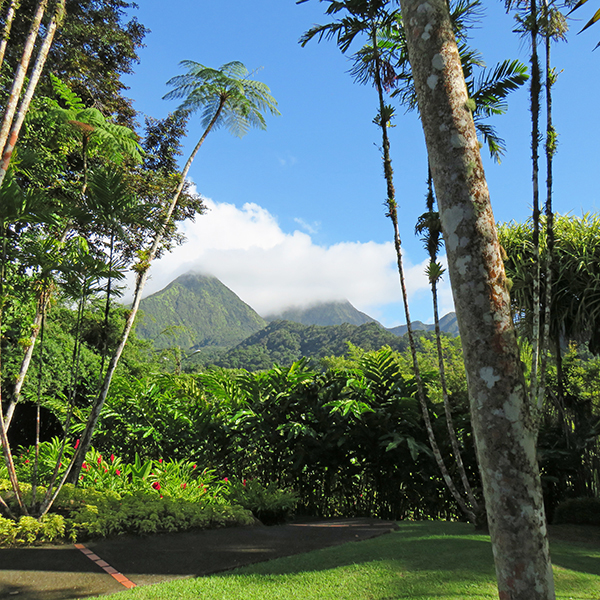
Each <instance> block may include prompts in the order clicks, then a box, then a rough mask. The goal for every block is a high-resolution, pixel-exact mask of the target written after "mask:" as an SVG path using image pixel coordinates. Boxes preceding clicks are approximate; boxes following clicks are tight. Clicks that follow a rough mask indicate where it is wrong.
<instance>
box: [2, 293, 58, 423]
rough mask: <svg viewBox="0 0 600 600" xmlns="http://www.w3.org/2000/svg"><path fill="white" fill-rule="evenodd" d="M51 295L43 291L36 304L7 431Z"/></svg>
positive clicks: (6, 419) (7, 415)
mask: <svg viewBox="0 0 600 600" xmlns="http://www.w3.org/2000/svg"><path fill="white" fill-rule="evenodd" d="M51 293H52V292H51V290H50V289H48V290H43V291H42V292H41V293H40V296H39V298H38V301H37V303H36V313H35V318H34V320H33V325H32V330H31V336H30V338H29V342H28V345H27V348H26V349H25V354H24V355H23V360H22V361H21V368H20V369H19V374H18V375H17V379H16V380H15V386H14V388H13V392H12V397H11V400H10V404H9V405H8V408H7V410H6V416H5V419H4V421H5V424H6V429H7V430H8V429H9V428H10V424H11V422H12V418H13V415H14V412H15V408H16V406H17V404H18V403H19V400H20V398H21V390H22V389H23V384H24V383H25V377H26V376H27V371H29V366H30V365H31V359H32V358H33V350H34V347H35V344H36V341H37V337H38V335H39V333H40V330H41V326H42V321H43V319H44V316H45V314H46V311H47V310H48V304H49V303H50V295H51Z"/></svg>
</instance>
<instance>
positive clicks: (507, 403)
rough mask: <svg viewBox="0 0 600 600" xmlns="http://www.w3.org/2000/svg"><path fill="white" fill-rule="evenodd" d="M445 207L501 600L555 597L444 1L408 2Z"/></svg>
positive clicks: (422, 102) (419, 85) (517, 367)
mask: <svg viewBox="0 0 600 600" xmlns="http://www.w3.org/2000/svg"><path fill="white" fill-rule="evenodd" d="M401 6H402V15H403V20H404V28H405V33H406V39H407V43H408V50H409V59H410V63H411V67H412V73H413V77H414V81H415V87H416V91H417V98H418V104H419V112H420V114H421V121H422V123H423V129H424V132H425V139H426V143H427V150H428V152H429V157H430V164H431V167H432V174H433V180H434V183H435V188H436V194H437V198H438V204H439V209H440V217H441V221H442V228H443V232H444V240H445V243H446V251H447V255H448V270H449V274H450V280H451V284H452V292H453V296H454V303H455V307H456V314H457V319H458V325H459V329H460V334H461V339H462V344H463V349H464V356H465V364H466V369H467V376H468V383H469V394H470V402H471V418H472V423H473V431H474V434H475V440H476V446H477V453H478V458H479V463H480V468H481V476H482V481H483V488H484V494H485V499H486V508H487V514H488V523H489V528H490V534H491V538H492V546H493V550H494V560H495V564H496V574H497V579H498V591H499V596H500V598H501V599H502V600H509V599H510V600H552V599H554V597H555V596H554V582H553V578H552V568H551V564H550V554H549V548H548V540H547V533H546V519H545V515H544V506H543V501H542V490H541V484H540V478H539V472H538V466H537V457H536V445H535V442H536V427H535V418H534V410H533V407H532V406H531V404H530V403H529V401H528V394H527V390H526V387H525V379H524V376H523V371H522V368H521V362H520V358H519V352H518V347H517V342H516V336H515V332H514V327H513V323H512V317H511V313H510V302H509V300H510V299H509V294H508V290H507V286H506V276H505V273H504V265H503V263H502V258H501V254H500V246H499V244H498V238H497V233H496V227H495V221H494V216H493V213H492V209H491V205H490V199H489V191H488V188H487V183H486V180H485V175H484V172H483V167H482V164H481V156H480V152H479V144H478V141H477V135H476V132H475V127H474V124H473V118H472V116H471V112H470V109H469V98H468V95H467V88H466V85H465V82H464V77H463V72H462V68H461V63H460V57H459V54H458V49H457V46H456V41H455V38H454V34H453V31H452V25H451V22H450V17H449V14H448V8H447V4H446V1H445V0H402V1H401Z"/></svg>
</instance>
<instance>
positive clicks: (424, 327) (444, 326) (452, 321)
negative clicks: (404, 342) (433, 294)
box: [388, 312, 458, 337]
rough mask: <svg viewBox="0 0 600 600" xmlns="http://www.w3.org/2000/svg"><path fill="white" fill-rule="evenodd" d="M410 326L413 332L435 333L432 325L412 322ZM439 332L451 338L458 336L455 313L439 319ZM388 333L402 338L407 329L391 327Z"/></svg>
mask: <svg viewBox="0 0 600 600" xmlns="http://www.w3.org/2000/svg"><path fill="white" fill-rule="evenodd" d="M411 325H412V328H413V330H414V331H435V325H434V324H428V323H422V322H421V321H412V322H411ZM440 330H441V331H442V333H447V334H449V335H451V336H453V337H456V336H457V335H458V322H457V320H456V313H453V312H450V313H448V314H447V315H444V316H443V317H442V318H441V319H440ZM388 331H391V332H392V333H393V334H395V335H398V336H402V335H404V334H405V333H406V332H407V331H408V327H407V326H406V325H398V327H392V328H391V329H389V330H388Z"/></svg>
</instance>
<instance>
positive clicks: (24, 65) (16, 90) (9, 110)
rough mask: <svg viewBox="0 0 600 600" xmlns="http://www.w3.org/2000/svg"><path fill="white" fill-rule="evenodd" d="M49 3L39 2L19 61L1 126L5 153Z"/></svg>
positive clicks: (42, 0) (0, 142) (45, 1)
mask: <svg viewBox="0 0 600 600" xmlns="http://www.w3.org/2000/svg"><path fill="white" fill-rule="evenodd" d="M47 4H48V0H40V2H39V3H38V6H37V10H36V12H35V15H34V17H33V21H32V23H31V27H30V29H29V34H28V36H27V39H26V40H25V45H24V47H23V53H22V55H21V61H20V62H19V65H18V67H17V70H16V72H15V76H14V78H13V85H12V88H11V90H10V96H9V98H8V102H7V104H6V108H5V110H4V118H3V120H2V126H1V127H0V151H1V152H2V153H4V146H6V142H7V141H8V134H9V132H10V129H11V127H12V123H13V119H14V116H15V113H16V111H17V105H18V103H19V98H20V97H21V90H22V89H23V84H24V83H25V76H26V75H27V70H28V69H29V61H30V60H31V55H32V53H33V48H34V46H35V41H36V39H37V35H38V31H39V29H40V25H41V23H42V17H43V16H44V12H45V11H46V6H47Z"/></svg>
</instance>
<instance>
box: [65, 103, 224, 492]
mask: <svg viewBox="0 0 600 600" xmlns="http://www.w3.org/2000/svg"><path fill="white" fill-rule="evenodd" d="M224 105H225V99H224V98H223V99H221V103H220V105H219V108H218V109H217V111H216V112H215V115H214V116H213V118H212V120H211V121H210V123H209V124H208V126H207V127H206V129H205V130H204V133H203V134H202V137H201V138H200V141H199V142H198V143H197V144H196V147H195V148H194V150H193V151H192V153H191V155H190V157H189V158H188V160H187V162H186V163H185V166H184V168H183V171H182V172H181V177H180V180H179V185H178V186H177V190H176V191H175V194H174V195H173V198H172V199H171V203H170V205H169V208H168V209H167V212H166V214H165V215H164V216H163V218H162V223H161V224H160V227H159V228H158V230H157V232H156V234H155V236H154V241H153V242H152V245H151V246H150V248H149V249H148V251H147V253H146V255H145V257H144V259H143V262H142V263H140V264H139V265H138V269H139V271H138V277H137V281H136V286H135V292H134V295H133V303H132V305H131V308H130V310H129V314H128V316H127V320H126V322H125V327H124V329H123V333H122V334H121V340H120V342H119V345H118V346H117V348H116V350H115V352H114V354H113V356H112V358H111V360H110V362H109V364H108V368H107V370H106V375H105V376H104V383H103V385H102V388H101V389H100V392H99V394H98V397H97V398H96V401H95V402H94V405H93V406H92V410H91V412H90V415H89V417H88V421H87V424H86V427H85V431H84V433H83V435H82V436H81V442H80V444H79V448H78V449H77V452H76V453H75V455H74V457H73V460H72V461H71V464H70V465H69V468H68V469H67V472H66V474H65V479H64V480H66V477H67V476H68V477H69V480H70V481H72V482H74V483H76V482H77V480H78V478H79V473H80V471H81V465H82V464H83V461H84V460H85V455H86V453H87V452H88V450H89V449H90V446H91V443H92V435H93V433H94V429H95V427H96V423H97V422H98V419H99V418H100V412H101V411H102V407H103V406H104V402H105V401H106V397H107V395H108V391H109V389H110V384H111V381H112V378H113V375H114V373H115V370H116V368H117V365H118V363H119V359H120V358H121V355H122V354H123V350H124V349H125V344H126V343H127V339H128V338H129V333H130V332H131V329H132V328H133V323H134V321H135V317H136V315H137V312H138V309H139V307H140V302H141V300H142V292H143V290H144V286H145V285H146V281H147V280H148V275H149V269H150V265H151V263H152V261H153V260H154V258H155V256H156V253H157V252H158V248H159V246H160V243H161V242H162V239H163V237H164V234H165V233H166V231H167V228H168V226H169V224H170V222H171V217H172V216H173V212H174V211H175V208H176V206H177V202H178V201H179V197H180V196H181V193H182V192H183V187H184V185H185V179H186V177H187V174H188V172H189V170H190V167H191V166H192V162H193V161H194V158H195V157H196V154H197V153H198V151H199V150H200V147H201V146H202V144H203V143H204V140H205V139H206V136H207V135H208V134H209V133H210V131H211V130H212V128H213V126H214V125H215V123H216V122H217V120H218V119H219V117H220V115H221V112H222V110H223V107H224ZM69 472H70V474H69ZM59 489H60V487H59Z"/></svg>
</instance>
